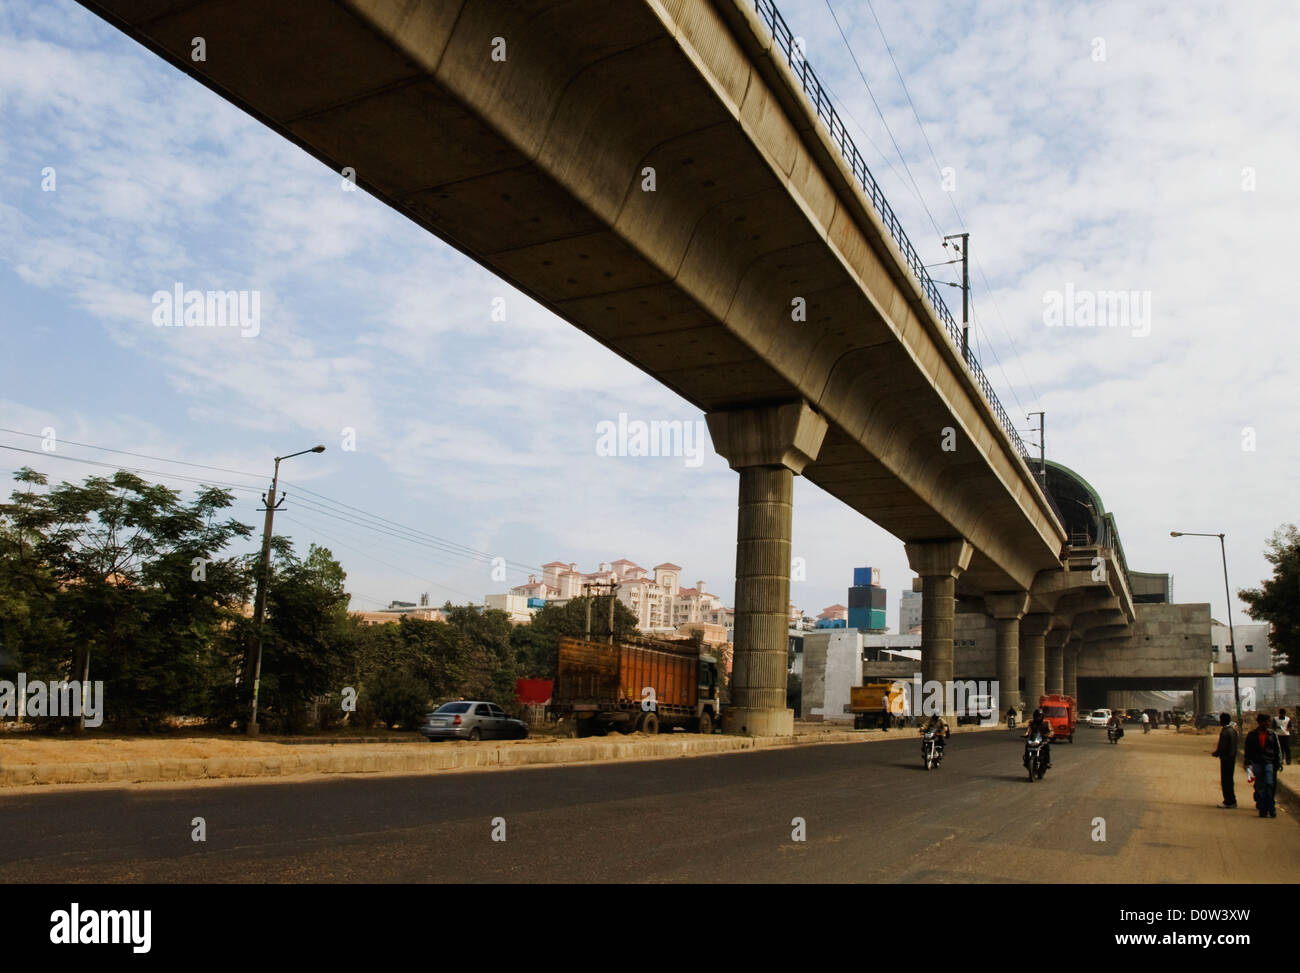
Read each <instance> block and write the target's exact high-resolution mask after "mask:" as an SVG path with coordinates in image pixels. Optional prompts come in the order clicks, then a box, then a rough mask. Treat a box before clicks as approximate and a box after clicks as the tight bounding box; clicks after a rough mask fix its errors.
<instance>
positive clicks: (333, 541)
mask: <svg viewBox="0 0 1300 973" xmlns="http://www.w3.org/2000/svg"><path fill="white" fill-rule="evenodd" d="M281 516H282V518H283V519H284V520H288V521H290V522H291V523H295V524H297V525H298V526H299V527H302V528H305V529H306V530H310V531H315V532H316V533H317V534H319V535H320V536H321V537H323V538H325V539H326V540H327V541H330V543H331V544H336V545H338V546H339V547H343V548H346V549H348V550H351V551H353V552H355V553H357V554H360V555H361V556H362V557H365V558H369V559H370V560H372V561H374V562H375V563H376V564H382V565H383V566H384V567H386V568H389V569H391V570H393V571H396V572H398V573H399V574H405V575H407V576H409V577H412V578H415V579H416V580H417V581H423V582H424V583H425V584H429V585H432V586H433V587H435V588H442V589H444V590H446V591H451V592H454V593H456V594H458V595H462V596H464V597H466V598H469V599H470V600H471V601H473V600H474V596H473V595H471V594H469V593H468V592H465V591H461V590H460V589H459V588H453V587H452V586H451V585H449V584H443V583H442V582H441V581H434V580H433V579H432V578H426V577H423V576H421V575H418V574H415V573H413V572H411V571H407V570H406V569H405V568H399V567H398V566H397V565H396V564H389V563H388V562H387V561H384V560H381V559H380V558H377V557H375V556H374V555H373V554H370V553H368V552H366V551H363V550H361V549H360V548H355V547H352V546H351V545H350V544H346V543H344V542H343V541H339V540H336V539H335V538H332V537H331V536H330V535H329V534H327V533H325V532H324V531H323V530H321V529H320V528H319V527H313V526H312V525H310V524H304V523H303V522H302V521H300V520H295V519H294V518H293V517H290V516H289V515H287V514H282V515H281Z"/></svg>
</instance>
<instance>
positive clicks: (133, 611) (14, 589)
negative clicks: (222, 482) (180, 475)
mask: <svg viewBox="0 0 1300 973" xmlns="http://www.w3.org/2000/svg"><path fill="white" fill-rule="evenodd" d="M15 480H17V481H18V482H19V483H21V484H23V485H24V487H25V489H22V490H15V491H14V492H13V493H12V494H11V496H10V502H9V503H7V504H0V561H2V562H3V564H4V567H3V569H0V570H2V571H3V578H4V582H5V589H6V592H7V596H6V597H5V598H4V600H3V602H0V616H2V617H0V622H2V623H3V625H4V629H5V639H6V645H7V646H8V648H7V650H6V655H8V656H12V657H13V659H14V662H16V663H19V664H21V665H23V667H24V669H25V670H27V671H28V672H29V675H32V674H33V673H32V671H31V670H35V671H36V673H38V674H40V675H41V676H42V677H43V678H52V677H56V676H57V677H66V678H72V679H79V680H82V681H86V680H101V679H102V680H103V681H104V685H105V697H106V718H107V719H109V720H110V721H114V722H125V723H140V724H144V725H146V726H149V725H152V723H153V722H154V721H156V720H157V719H158V717H159V716H161V715H163V714H165V713H181V712H190V711H192V707H194V706H196V705H199V704H200V703H201V700H202V698H203V689H204V681H205V677H206V673H207V668H208V666H209V664H210V662H211V654H212V646H213V643H214V641H215V640H216V638H218V637H219V631H218V626H219V625H220V623H221V622H223V621H224V620H227V619H229V618H230V617H231V616H232V615H233V614H234V612H235V607H236V606H237V605H239V604H240V603H242V599H243V594H244V592H245V590H246V587H247V585H246V578H245V576H244V573H243V572H242V571H241V570H240V567H239V565H238V563H237V562H235V561H233V560H230V559H226V560H221V559H220V558H219V556H218V555H219V554H220V552H221V551H222V550H223V549H224V548H225V547H226V545H227V544H228V543H229V542H230V541H231V540H232V539H234V538H236V537H246V536H248V535H249V534H250V533H251V528H249V527H247V526H246V525H244V524H241V523H239V522H237V521H235V520H232V519H224V520H223V519H220V516H219V515H220V513H221V511H223V510H224V509H225V508H227V507H229V506H230V505H231V503H232V502H233V498H232V495H231V494H230V493H229V492H228V491H225V490H218V489H215V488H204V489H202V490H200V491H199V493H198V496H197V497H196V498H195V499H194V500H193V501H192V502H191V503H189V504H185V503H182V502H181V500H180V494H179V491H176V490H171V489H169V488H167V487H164V486H160V485H157V484H151V483H147V482H146V481H144V480H143V479H141V478H140V477H138V476H136V475H135V474H133V473H128V472H125V471H118V472H117V473H115V474H113V475H112V476H110V477H102V476H92V477H89V478H87V479H86V481H85V482H84V483H83V484H80V485H78V484H71V483H66V482H65V483H62V484H60V485H59V486H57V487H54V488H52V489H46V487H47V485H48V484H47V480H46V478H45V476H44V475H43V474H40V473H37V472H35V471H33V470H31V469H28V468H24V469H22V470H19V471H18V473H17V474H16V475H15ZM199 565H201V566H202V568H201V569H200V568H199ZM15 643H17V644H15ZM15 650H16V651H15Z"/></svg>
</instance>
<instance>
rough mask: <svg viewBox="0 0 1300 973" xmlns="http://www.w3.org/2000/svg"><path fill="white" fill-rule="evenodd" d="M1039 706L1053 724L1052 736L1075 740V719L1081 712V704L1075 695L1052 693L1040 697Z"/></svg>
mask: <svg viewBox="0 0 1300 973" xmlns="http://www.w3.org/2000/svg"><path fill="white" fill-rule="evenodd" d="M1038 708H1039V709H1041V710H1042V711H1043V719H1045V720H1047V722H1049V723H1050V724H1052V737H1053V739H1056V740H1064V741H1065V742H1066V743H1073V742H1074V721H1075V717H1076V716H1078V713H1079V705H1078V703H1076V702H1075V700H1074V697H1073V696H1062V695H1060V694H1059V693H1050V694H1049V695H1046V696H1039V697H1038Z"/></svg>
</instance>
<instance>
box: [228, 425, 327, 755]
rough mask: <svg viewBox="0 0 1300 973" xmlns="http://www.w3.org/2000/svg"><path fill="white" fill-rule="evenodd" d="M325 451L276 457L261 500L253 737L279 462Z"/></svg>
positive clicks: (314, 449) (251, 717) (250, 720)
mask: <svg viewBox="0 0 1300 973" xmlns="http://www.w3.org/2000/svg"><path fill="white" fill-rule="evenodd" d="M323 452H325V447H324V446H313V447H312V448H311V449H303V450H299V451H298V452H296V453H290V454H289V455H288V456H277V457H276V458H275V472H274V473H273V474H272V475H271V492H270V493H268V494H263V495H262V500H263V502H265V504H266V520H265V521H263V523H262V558H261V571H260V572H259V575H258V579H257V598H256V599H255V600H254V602H253V706H252V710H251V712H250V713H249V716H248V727H247V733H248V735H249V736H251V737H253V736H257V696H258V690H259V689H260V688H261V681H262V623H263V621H264V620H265V618H266V589H267V587H268V585H269V584H270V581H271V537H272V531H271V523H272V521H273V520H274V518H275V511H276V509H277V508H278V507H279V505H280V503H283V502H284V497H283V496H281V497H280V500H279V501H277V500H276V499H275V491H276V489H277V487H278V486H279V483H280V460H282V459H289V458H290V457H293V456H301V455H302V454H303V453H323Z"/></svg>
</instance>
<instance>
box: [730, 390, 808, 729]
mask: <svg viewBox="0 0 1300 973" xmlns="http://www.w3.org/2000/svg"><path fill="white" fill-rule="evenodd" d="M705 419H706V421H707V422H708V426H709V435H710V436H711V437H712V439H713V447H714V449H716V450H717V451H718V454H719V455H720V456H722V457H723V458H724V459H725V460H726V461H727V464H728V465H729V466H730V467H731V468H732V469H733V470H736V471H737V472H738V473H739V474H740V489H739V501H738V505H737V506H738V515H737V524H736V621H735V636H734V638H735V654H734V656H733V662H732V670H731V705H730V706H728V707H727V709H726V710H725V711H724V712H723V716H722V729H723V732H725V733H741V734H745V735H748V736H791V735H793V733H794V711H793V710H791V709H789V708H788V707H787V706H786V704H785V699H786V681H787V678H786V652H787V644H788V637H789V636H788V620H789V608H790V536H791V529H792V526H793V519H794V509H793V507H794V477H795V475H796V474H797V473H800V472H802V471H803V468H804V467H805V466H807V465H808V464H809V463H811V462H812V461H813V460H815V459H816V458H817V454H818V453H819V452H820V451H821V446H822V442H823V441H824V440H825V438H826V431H827V428H828V425H827V422H826V420H825V419H824V418H822V417H821V416H820V415H818V414H817V413H816V412H814V411H813V409H812V408H811V407H810V406H809V405H808V403H807V402H803V401H799V402H785V403H779V404H775V405H763V406H757V407H753V408H748V409H738V410H733V411H727V412H713V413H709V414H708V415H707V416H706V417H705Z"/></svg>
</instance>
